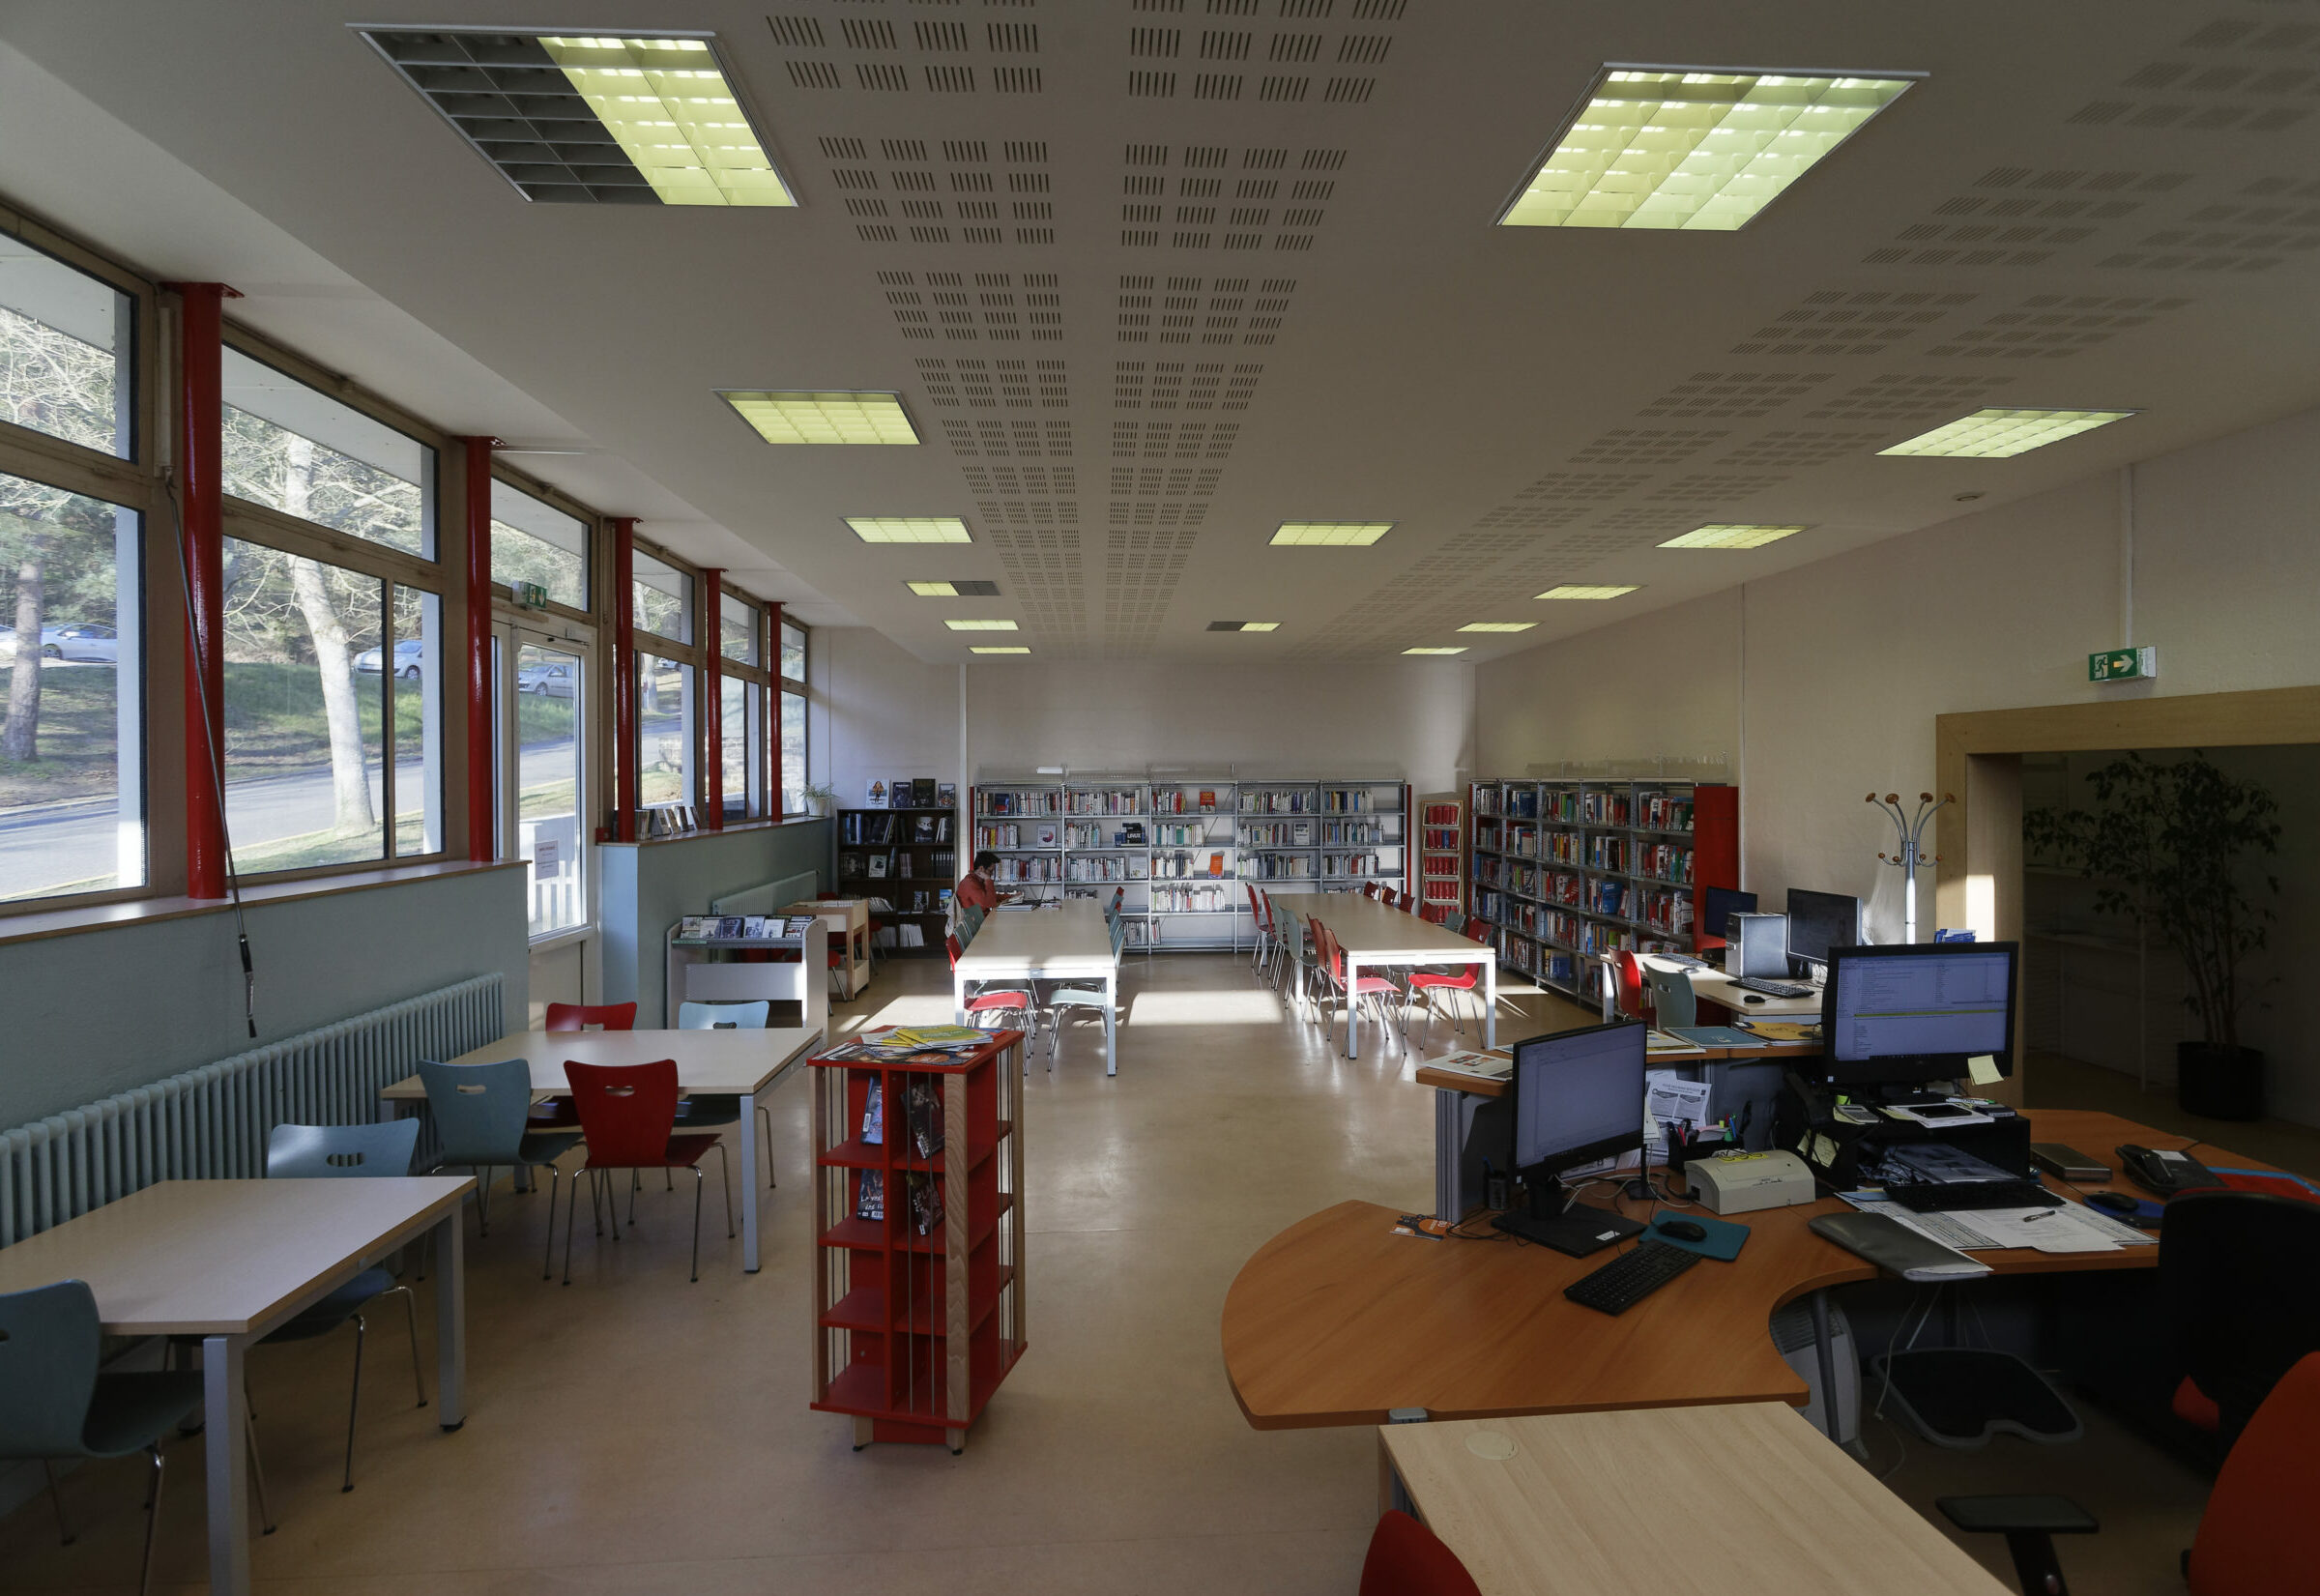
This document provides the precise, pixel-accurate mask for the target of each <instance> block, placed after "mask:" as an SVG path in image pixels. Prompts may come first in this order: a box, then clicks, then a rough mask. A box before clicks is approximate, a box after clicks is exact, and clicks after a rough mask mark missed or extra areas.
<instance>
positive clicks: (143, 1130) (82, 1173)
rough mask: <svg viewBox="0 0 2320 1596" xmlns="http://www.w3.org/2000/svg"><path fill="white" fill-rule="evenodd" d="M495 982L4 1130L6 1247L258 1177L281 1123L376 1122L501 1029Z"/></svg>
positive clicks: (395, 1006)
mask: <svg viewBox="0 0 2320 1596" xmlns="http://www.w3.org/2000/svg"><path fill="white" fill-rule="evenodd" d="M501 984H502V983H501V979H500V977H499V976H498V975H496V974H494V975H478V976H476V977H475V978H473V979H472V980H465V981H461V982H459V983H458V984H457V985H456V986H447V987H442V988H439V989H437V990H436V991H433V992H428V993H423V994H421V995H420V996H419V997H417V998H408V999H405V1000H404V1001H401V1002H399V1003H390V1004H389V1005H388V1006H387V1007H385V1008H376V1009H372V1010H371V1011H370V1012H369V1013H367V1014H358V1015H356V1016H354V1017H353V1018H352V1019H347V1020H339V1021H336V1022H334V1023H333V1024H331V1025H327V1026H323V1027H321V1028H319V1029H317V1030H308V1031H304V1032H303V1033H301V1034H299V1035H296V1036H288V1037H284V1038H283V1039H282V1040H281V1041H278V1042H272V1043H269V1044H268V1045H266V1046H265V1047H260V1048H252V1049H250V1050H249V1051H248V1052H247V1053H238V1054H236V1055H234V1057H232V1058H230V1059H219V1060H218V1061H217V1063H214V1064H204V1065H202V1066H201V1067H199V1068H198V1069H189V1070H187V1071H185V1072H183V1073H182V1074H178V1075H172V1076H170V1077H169V1078H168V1079H167V1080H165V1081H158V1082H156V1083H154V1084H153V1085H152V1086H149V1087H138V1088H134V1089H132V1090H130V1091H123V1092H116V1093H115V1094H114V1095H112V1096H110V1097H107V1098H105V1099H103V1100H102V1101H101V1102H96V1103H90V1104H88V1105H86V1106H84V1107H81V1108H76V1109H73V1110H70V1111H68V1112H66V1113H63V1114H53V1115H50V1116H49V1117H47V1118H45V1119H39V1120H35V1121H34V1122H33V1123H31V1124H29V1125H18V1126H17V1127H15V1128H14V1130H7V1131H0V1247H4V1246H7V1245H8V1244H9V1243H11V1242H14V1241H21V1240H23V1239H24V1237H26V1236H28V1235H36V1234H38V1233H41V1232H42V1231H44V1230H47V1229H48V1228H50V1227H51V1226H54V1225H61V1224H63V1223H64V1222H65V1221H66V1220H68V1219H73V1218H75V1217H77V1216H78V1215H80V1214H84V1213H87V1212H88V1211H89V1210H90V1209H91V1208H100V1207H102V1206H103V1205H104V1204H107V1203H111V1202H113V1201H115V1200H116V1199H119V1198H123V1197H127V1196H128V1195H129V1194H130V1193H131V1192H134V1191H141V1190H143V1189H144V1188H145V1187H147V1186H150V1185H152V1184H153V1183H154V1182H156V1181H158V1180H228V1179H247V1178H254V1177H256V1176H258V1175H264V1174H265V1173H266V1140H267V1138H268V1137H270V1136H272V1135H273V1134H274V1127H275V1126H276V1125H279V1124H285V1123H287V1124H304V1125H347V1124H362V1123H367V1122H369V1121H371V1120H373V1119H376V1118H378V1117H379V1090H380V1088H382V1087H385V1086H387V1085H388V1084H389V1083H391V1082H394V1081H399V1080H401V1079H403V1077H405V1076H407V1075H411V1074H415V1073H416V1072H417V1070H418V1067H419V1060H420V1059H451V1058H455V1057H457V1056H458V1055H460V1054H462V1053H465V1052H467V1051H468V1050H469V1049H471V1048H478V1047H481V1046H483V1045H484V1044H485V1043H486V1042H491V1041H495V1040H497V1039H498V1038H499V1037H501V1036H502V1035H505V1034H506V1032H507V1027H506V1011H505V1009H504V1008H503V1006H502V1002H503V999H502V993H501ZM428 1134H429V1133H428V1132H427V1131H422V1132H421V1136H422V1138H424V1137H426V1136H427V1135H428Z"/></svg>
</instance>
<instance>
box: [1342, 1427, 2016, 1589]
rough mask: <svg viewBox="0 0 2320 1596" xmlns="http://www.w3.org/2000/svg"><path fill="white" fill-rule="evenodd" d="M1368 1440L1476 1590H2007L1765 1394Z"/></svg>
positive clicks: (1382, 1434)
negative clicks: (1691, 1580) (1686, 1574)
mask: <svg viewBox="0 0 2320 1596" xmlns="http://www.w3.org/2000/svg"><path fill="white" fill-rule="evenodd" d="M1377 1440H1378V1445H1379V1447H1380V1448H1381V1449H1382V1450H1383V1452H1384V1454H1385V1457H1386V1459H1387V1461H1389V1462H1390V1463H1391V1464H1392V1465H1393V1468H1394V1471H1395V1472H1396V1473H1397V1474H1399V1475H1400V1476H1401V1478H1402V1483H1403V1485H1404V1486H1405V1488H1406V1489H1407V1491H1408V1492H1409V1494H1410V1499H1411V1501H1412V1502H1413V1503H1414V1504H1415V1505H1416V1507H1417V1509H1418V1514H1419V1517H1421V1518H1423V1519H1424V1520H1425V1521H1426V1523H1427V1525H1428V1527H1430V1528H1431V1529H1433V1531H1434V1532H1435V1534H1436V1535H1438V1536H1440V1537H1441V1538H1442V1540H1443V1541H1444V1542H1445V1543H1446V1544H1447V1545H1448V1546H1449V1548H1450V1550H1451V1551H1453V1552H1457V1553H1458V1557H1459V1560H1460V1561H1461V1562H1463V1563H1464V1564H1465V1565H1466V1572H1467V1573H1469V1574H1471V1575H1472V1576H1473V1577H1474V1582H1475V1584H1476V1585H1478V1586H1479V1587H1481V1589H1482V1591H1483V1596H1609V1593H1612V1592H1622V1591H1638V1590H1657V1589H1660V1588H1662V1587H1664V1586H1667V1585H1670V1584H1674V1585H1678V1586H1680V1585H1681V1584H1683V1583H1684V1582H1686V1581H1684V1579H1683V1577H1682V1576H1683V1571H1685V1570H1696V1571H1699V1578H1698V1581H1697V1582H1698V1583H1699V1584H1700V1585H1701V1586H1702V1587H1703V1588H1707V1589H1712V1590H1713V1591H1715V1593H1716V1596H1807V1593H1812V1596H1819V1593H1824V1592H1826V1593H1834V1592H1869V1591H1906V1592H1908V1596H2004V1593H2005V1592H2006V1591H2007V1590H2008V1589H2009V1588H2010V1587H2009V1586H2007V1585H2005V1584H2002V1583H2000V1582H1999V1581H1996V1580H1994V1579H1992V1578H1991V1577H1990V1576H1989V1575H1988V1574H1986V1572H1984V1571H1983V1569H1982V1567H1981V1565H1979V1564H1978V1563H1976V1562H1975V1561H1974V1560H1973V1559H1972V1558H1971V1557H1969V1556H1967V1555H1966V1554H1965V1552H1962V1551H1961V1550H1959V1549H1958V1548H1957V1546H1955V1545H1953V1544H1952V1543H1951V1542H1950V1541H1949V1539H1948V1538H1947V1537H1945V1536H1944V1535H1943V1534H1942V1533H1941V1532H1940V1531H1939V1530H1937V1529H1935V1528H1934V1527H1933V1526H1932V1525H1931V1524H1930V1523H1927V1522H1926V1521H1925V1520H1924V1519H1923V1518H1921V1517H1919V1516H1918V1515H1917V1514H1916V1513H1915V1512H1913V1511H1912V1510H1911V1509H1910V1508H1909V1507H1908V1505H1907V1504H1906V1503H1904V1502H1903V1501H1902V1500H1901V1499H1900V1498H1899V1496H1897V1495H1895V1494H1893V1493H1892V1492H1891V1491H1889V1490H1887V1489H1886V1488H1885V1486H1884V1485H1882V1484H1881V1483H1879V1482H1878V1480H1877V1479H1876V1478H1875V1476H1873V1475H1871V1474H1870V1472H1869V1471H1868V1470H1867V1469H1865V1468H1863V1467H1862V1466H1861V1465H1859V1464H1857V1463H1855V1462H1854V1461H1853V1460H1852V1459H1851V1458H1849V1457H1847V1456H1845V1455H1844V1453H1842V1452H1841V1451H1840V1450H1839V1449H1838V1448H1836V1447H1834V1446H1831V1445H1830V1444H1829V1443H1828V1439H1827V1437H1825V1436H1822V1435H1821V1433H1820V1432H1819V1431H1817V1430H1815V1429H1813V1428H1812V1425H1811V1424H1809V1423H1808V1422H1806V1420H1805V1418H1804V1415H1802V1414H1801V1413H1797V1412H1793V1411H1791V1410H1790V1409H1788V1408H1785V1407H1778V1406H1775V1405H1770V1404H1761V1403H1759V1404H1752V1405H1747V1406H1736V1407H1682V1408H1663V1409H1658V1410H1649V1411H1631V1412H1624V1413H1565V1414H1558V1415H1555V1416H1553V1417H1525V1418H1499V1419H1479V1420H1470V1421H1467V1422H1464V1423H1448V1424H1440V1423H1436V1424H1392V1425H1386V1426H1383V1427H1381V1428H1380V1429H1379V1430H1378V1432H1377Z"/></svg>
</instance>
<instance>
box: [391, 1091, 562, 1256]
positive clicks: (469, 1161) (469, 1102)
mask: <svg viewBox="0 0 2320 1596" xmlns="http://www.w3.org/2000/svg"><path fill="white" fill-rule="evenodd" d="M419 1079H420V1085H422V1086H424V1087H425V1088H427V1108H428V1110H429V1112H431V1113H432V1114H433V1115H434V1116H435V1133H436V1135H438V1136H440V1137H441V1138H442V1139H443V1150H442V1151H441V1152H439V1153H437V1154H436V1156H435V1162H434V1163H433V1164H432V1165H430V1166H429V1168H430V1169H437V1170H440V1169H446V1168H449V1169H461V1168H465V1169H472V1170H475V1171H476V1172H477V1180H476V1223H477V1227H478V1233H480V1234H482V1235H489V1234H490V1233H491V1172H492V1171H493V1170H495V1169H499V1168H501V1167H503V1166H505V1167H507V1168H510V1169H527V1170H536V1169H542V1168H544V1169H545V1170H546V1171H547V1172H548V1241H547V1251H546V1252H544V1253H542V1254H541V1256H540V1262H539V1277H540V1279H542V1280H545V1279H547V1278H548V1276H549V1273H550V1269H549V1262H548V1261H549V1260H550V1259H551V1258H553V1257H554V1256H555V1245H556V1235H555V1232H556V1193H557V1191H558V1190H559V1189H560V1188H561V1185H562V1182H563V1180H564V1172H563V1171H562V1170H561V1169H559V1168H558V1167H557V1165H556V1160H557V1159H559V1158H562V1157H563V1156H564V1155H565V1153H567V1152H569V1151H571V1150H572V1148H573V1147H574V1146H578V1144H579V1141H580V1133H579V1132H578V1131H576V1130H574V1131H544V1132H543V1131H533V1130H529V1129H527V1128H526V1124H527V1121H528V1120H529V1118H530V1117H531V1113H532V1063H531V1060H529V1059H501V1060H500V1061H499V1062H497V1063H491V1064H439V1063H437V1062H435V1061H434V1060H433V1059H420V1061H419Z"/></svg>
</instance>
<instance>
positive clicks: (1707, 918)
mask: <svg viewBox="0 0 2320 1596" xmlns="http://www.w3.org/2000/svg"><path fill="white" fill-rule="evenodd" d="M1755 912H1756V895H1755V894H1754V892H1743V891H1741V890H1740V889H1739V888H1738V887H1736V886H1703V887H1701V888H1700V889H1699V923H1698V924H1696V925H1695V926H1694V927H1693V928H1692V929H1693V930H1694V931H1696V932H1697V933H1698V934H1699V935H1700V936H1702V937H1717V938H1722V937H1726V936H1729V935H1730V932H1729V931H1728V930H1727V929H1726V927H1727V926H1728V925H1729V924H1730V921H1731V917H1732V916H1733V915H1734V914H1754V913H1755Z"/></svg>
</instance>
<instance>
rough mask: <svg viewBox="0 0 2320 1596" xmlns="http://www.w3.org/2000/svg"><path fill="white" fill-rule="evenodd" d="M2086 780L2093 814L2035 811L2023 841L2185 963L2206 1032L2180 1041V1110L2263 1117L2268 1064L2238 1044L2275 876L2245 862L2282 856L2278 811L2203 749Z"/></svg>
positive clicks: (2125, 765)
mask: <svg viewBox="0 0 2320 1596" xmlns="http://www.w3.org/2000/svg"><path fill="white" fill-rule="evenodd" d="M2086 779H2087V781H2088V783H2089V784H2090V785H2091V786H2092V787H2093V788H2094V795H2095V802H2094V806H2093V807H2092V808H2087V809H2075V808H2071V809H2064V808H2055V809H2036V810H2032V811H2031V812H2030V813H2028V814H2026V815H2024V816H2023V817H2022V833H2023V836H2024V838H2025V840H2027V841H2028V842H2029V844H2030V845H2031V846H2032V847H2033V848H2034V849H2038V850H2040V851H2042V852H2045V853H2047V854H2049V855H2050V856H2053V857H2054V858H2055V859H2056V860H2057V861H2058V862H2059V863H2061V864H2062V865H2063V866H2064V867H2065V868H2071V869H2076V870H2077V871H2079V872H2080V874H2082V875H2084V876H2085V877H2086V878H2087V879H2088V880H2090V881H2094V882H2096V883H2098V885H2097V887H2096V890H2095V907H2096V908H2097V909H2098V910H2101V911H2102V912H2103V913H2105V914H2117V915H2120V916H2122V917H2124V918H2126V919H2127V920H2129V921H2130V922H2132V924H2133V925H2134V926H2135V927H2136V929H2137V930H2138V931H2140V930H2143V929H2146V928H2147V929H2149V930H2151V931H2154V932H2156V933H2158V935H2159V936H2160V938H2161V940H2163V941H2164V942H2165V943H2167V945H2168V946H2170V947H2172V948H2173V949H2174V950H2175V951H2176V953H2177V955H2179V956H2180V957H2181V958H2182V960H2183V968H2184V975H2185V978H2186V980H2187V981H2188V983H2189V985H2190V991H2189V992H2188V993H2187V994H2186V995H2185V997H2184V1006H2185V1007H2187V1008H2189V1009H2190V1011H2191V1012H2192V1013H2194V1014H2196V1015H2198V1017H2199V1030H2200V1036H2201V1039H2200V1040H2198V1041H2195V1042H2178V1043H2177V1044H2176V1045H2175V1066H2176V1074H2175V1098H2176V1101H2177V1102H2178V1103H2179V1104H2181V1105H2182V1107H2183V1109H2184V1111H2185V1112H2186V1113H2189V1114H2197V1115H2202V1116H2205V1117H2209V1118H2214V1119H2259V1118H2261V1117H2263V1113H2264V1056H2263V1055H2262V1054H2261V1053H2260V1052H2258V1051H2257V1050H2255V1049H2254V1048H2249V1047H2242V1046H2241V1045H2240V1015H2241V1013H2242V1011H2243V1010H2245V1009H2246V1008H2247V1006H2248V1004H2249V1003H2250V1002H2251V1001H2253V1000H2254V995H2255V993H2256V992H2257V991H2258V990H2259V989H2260V988H2261V986H2262V985H2263V984H2264V983H2263V982H2261V981H2257V980H2254V979H2253V978H2251V977H2250V975H2249V974H2248V968H2247V966H2248V958H2249V956H2250V955H2252V954H2255V953H2258V952H2261V951H2262V950H2263V948H2264V946H2265V944H2266V943H2268V942H2269V940H2270V937H2271V925H2272V921H2273V920H2274V918H2275V917H2276V916H2275V914H2274V912H2273V910H2272V908H2271V906H2270V905H2269V903H2268V902H2266V901H2264V900H2265V899H2268V898H2269V897H2271V896H2273V895H2275V894H2277V892H2278V891H2279V879H2278V878H2277V876H2272V875H2269V874H2265V875H2260V876H2253V877H2251V875H2250V873H2249V871H2248V868H2247V866H2248V862H2249V861H2250V860H2251V859H2252V858H2254V857H2255V856H2261V855H2269V854H2277V853H2278V852H2279V829H2280V828H2279V822H2278V821H2277V820H2276V819H2274V818H2273V817H2274V816H2275V815H2276V814H2277V812H2278V809H2279V805H2278V804H2277V802H2276V801H2275V800H2274V799H2273V797H2272V795H2271V794H2270V793H2269V792H2267V791H2265V790H2264V789H2263V788H2262V787H2260V786H2258V785H2257V784H2255V783H2254V782H2250V781H2240V780H2238V779H2236V778H2234V777H2232V776H2229V775H2226V774H2225V773H2224V772H2223V771H2221V770H2219V769H2217V768H2216V767H2215V766H2214V765H2212V764H2210V763H2209V762H2208V759H2207V757H2206V755H2204V754H2202V753H2201V752H2199V751H2198V750H2196V749H2194V750H2192V752H2191V753H2190V756H2189V757H2188V758H2185V759H2181V760H2178V761H2176V762H2175V763H2174V764H2172V765H2161V764H2158V763H2155V762H2153V761H2151V760H2146V759H2144V758H2143V757H2142V756H2141V755H2140V754H2133V753H2131V754H2128V755H2127V756H2126V757H2125V758H2123V759H2116V760H2113V761H2111V762H2110V763H2109V764H2108V765H2105V766H2103V768H2102V769H2098V770H2091V771H2089V772H2088V773H2087V777H2086ZM2256 882H2260V884H2261V888H2260V893H2259V892H2258V891H2256V890H2254V889H2253V883H2256Z"/></svg>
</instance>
